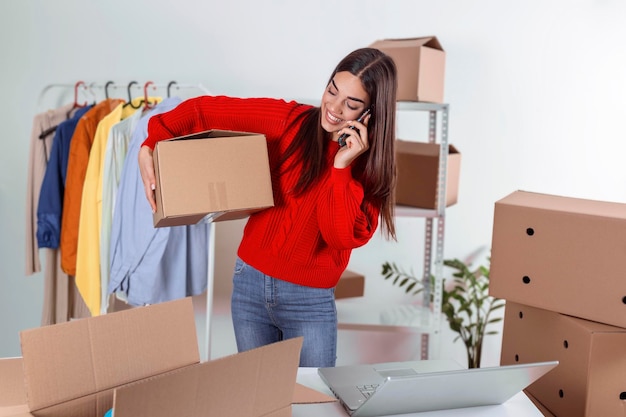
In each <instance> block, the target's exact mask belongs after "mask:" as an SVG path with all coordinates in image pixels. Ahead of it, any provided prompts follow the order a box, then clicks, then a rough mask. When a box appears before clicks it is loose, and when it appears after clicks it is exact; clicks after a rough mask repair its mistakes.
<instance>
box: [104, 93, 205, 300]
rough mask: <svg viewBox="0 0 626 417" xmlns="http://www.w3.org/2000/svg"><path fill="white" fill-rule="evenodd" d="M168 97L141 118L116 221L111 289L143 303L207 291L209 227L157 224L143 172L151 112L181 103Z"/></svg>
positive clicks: (124, 172) (118, 199)
mask: <svg viewBox="0 0 626 417" xmlns="http://www.w3.org/2000/svg"><path fill="white" fill-rule="evenodd" d="M181 101H182V100H181V99H180V98H176V97H173V98H168V99H165V100H164V101H163V102H161V103H160V104H158V105H157V106H156V107H155V108H153V109H152V110H151V111H150V112H149V113H147V114H146V115H145V116H144V117H142V119H141V120H140V121H139V122H138V124H137V127H136V128H135V131H134V132H133V136H132V139H131V142H130V144H129V147H128V152H127V154H126V159H125V160H124V166H123V168H122V175H121V178H120V184H119V187H118V190H117V195H116V197H115V207H114V210H113V222H112V225H111V246H110V274H111V276H110V279H109V287H108V293H109V294H111V293H116V294H117V296H118V298H120V299H124V300H125V301H126V302H127V303H128V304H130V305H133V306H140V305H146V304H156V303H159V302H164V301H169V300H173V299H177V298H183V297H187V296H192V295H197V294H201V293H202V292H204V291H205V290H206V286H207V274H208V265H207V263H208V250H209V248H208V244H209V227H212V226H211V225H210V224H207V223H199V224H197V225H192V226H177V227H163V228H155V227H154V226H153V223H152V210H151V208H150V204H148V201H147V200H146V197H145V194H144V189H143V182H142V180H141V175H140V173H139V164H138V160H137V158H138V155H139V149H140V148H141V144H142V143H143V142H144V140H145V139H146V137H147V136H148V121H149V119H150V117H151V116H153V115H155V114H159V113H163V112H166V111H169V110H171V109H173V108H175V107H176V106H177V105H178V104H180V103H181Z"/></svg>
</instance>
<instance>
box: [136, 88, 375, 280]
mask: <svg viewBox="0 0 626 417" xmlns="http://www.w3.org/2000/svg"><path fill="white" fill-rule="evenodd" d="M308 108H310V106H307V105H301V104H298V103H296V102H285V101H283V100H275V99H268V98H250V99H242V98H230V97H223V96H218V97H213V96H202V97H198V98H194V99H189V100H185V101H184V102H183V103H181V104H180V105H178V106H177V107H176V108H175V109H174V110H172V111H169V112H167V113H162V114H159V115H155V116H153V117H152V118H151V119H150V122H149V124H148V138H147V139H146V141H145V142H144V145H146V146H149V147H150V148H152V149H154V146H155V144H156V142H158V141H159V140H164V139H169V138H172V137H176V136H181V135H186V134H190V133H196V132H201V131H204V130H209V129H222V130H235V131H243V132H254V133H262V134H264V135H265V137H266V139H267V143H268V152H269V160H270V165H271V170H272V187H273V193H274V203H275V206H274V207H272V208H268V209H265V210H263V211H261V212H258V213H255V214H253V215H251V216H250V218H249V219H248V222H247V224H246V226H245V229H244V234H243V239H242V241H241V244H240V246H239V250H238V255H239V257H240V258H241V259H243V260H244V261H245V262H246V263H248V264H249V265H252V266H253V267H255V268H256V269H258V270H259V271H261V272H263V273H264V274H266V275H269V276H272V277H274V278H278V279H282V280H285V281H289V282H292V283H295V284H300V285H306V286H310V287H318V288H330V287H334V286H335V285H336V284H337V281H338V280H339V277H340V276H341V273H342V272H343V271H344V270H345V268H346V266H347V264H348V261H349V259H350V253H351V252H352V249H354V248H356V247H359V246H362V245H364V244H365V243H367V242H368V241H369V239H370V238H371V237H372V235H373V234H374V231H375V230H376V228H377V226H378V215H379V210H380V208H379V207H375V206H373V205H371V204H366V205H365V207H366V210H365V211H366V212H364V211H363V210H362V209H361V203H362V201H363V196H364V193H363V187H362V185H361V184H360V183H359V182H358V181H356V180H355V179H354V178H353V177H352V170H351V167H348V168H345V169H337V168H334V167H333V160H334V156H335V154H336V152H337V150H338V147H337V146H332V145H333V144H331V146H329V147H328V152H327V154H326V157H327V158H328V169H327V170H326V172H324V173H323V174H322V179H321V180H320V181H319V182H317V183H316V184H315V185H314V186H313V187H310V188H309V189H308V190H307V191H306V192H305V193H303V194H301V195H297V196H296V195H294V194H293V193H292V192H290V190H291V189H292V188H293V187H294V185H295V184H296V182H297V180H298V178H299V175H300V168H298V169H290V170H285V169H281V167H279V166H278V165H279V160H280V159H281V155H282V153H283V152H284V151H285V149H286V148H287V146H288V145H289V144H290V143H291V142H292V140H293V139H294V136H295V134H296V131H297V128H298V126H296V127H295V128H292V129H288V126H289V125H290V123H291V121H292V120H293V119H294V118H295V117H296V116H297V115H298V114H300V113H302V112H303V111H305V110H306V109H308ZM288 162H290V161H288Z"/></svg>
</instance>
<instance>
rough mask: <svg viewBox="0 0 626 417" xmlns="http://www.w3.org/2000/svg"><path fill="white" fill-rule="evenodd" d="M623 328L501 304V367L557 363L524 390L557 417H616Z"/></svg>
mask: <svg viewBox="0 0 626 417" xmlns="http://www.w3.org/2000/svg"><path fill="white" fill-rule="evenodd" d="M625 351H626V329H623V328H621V327H615V326H609V325H606V324H602V323H597V322H593V321H589V320H584V319H580V318H576V317H571V316H567V315H564V314H560V313H556V312H553V311H548V310H544V309H539V308H535V307H530V306H527V305H523V304H519V303H514V302H512V301H507V302H506V309H505V315H504V329H503V334H502V351H501V358H500V362H501V364H502V365H513V364H518V363H529V362H543V361H548V360H558V361H559V366H558V367H557V368H556V369H555V370H554V371H552V372H550V373H549V374H547V375H545V376H544V377H542V378H541V379H540V380H538V381H536V382H534V383H533V384H531V385H530V386H528V387H527V388H526V392H527V393H529V394H531V395H532V398H534V399H536V400H537V401H538V402H540V403H541V404H542V405H543V406H544V407H545V408H547V409H548V410H550V412H551V413H553V414H554V415H557V416H567V417H588V416H593V417H595V416H618V415H619V416H622V415H624V410H625V408H624V396H625V395H626V394H625V388H626V387H625V386H624V385H625V384H624V375H626V356H625V355H624V352H625Z"/></svg>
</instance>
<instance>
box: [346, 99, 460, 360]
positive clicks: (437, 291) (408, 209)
mask: <svg viewBox="0 0 626 417" xmlns="http://www.w3.org/2000/svg"><path fill="white" fill-rule="evenodd" d="M397 110H398V111H409V112H420V113H421V114H426V115H427V118H428V124H427V125H428V129H427V130H428V131H427V133H428V140H427V141H422V142H416V141H405V140H398V141H397V147H396V158H397V165H398V183H397V186H396V204H397V205H396V211H395V215H396V217H411V218H422V219H424V221H425V227H424V236H423V244H424V253H423V258H422V260H423V270H422V274H423V275H422V277H423V283H424V291H423V298H422V300H421V302H420V303H415V304H404V305H389V304H384V303H372V302H369V301H364V300H360V299H348V300H338V302H337V314H338V321H339V328H340V329H348V330H382V331H400V332H410V333H415V334H420V335H421V340H420V343H421V352H420V356H421V359H428V358H433V357H436V356H437V354H438V352H439V337H440V331H441V303H442V287H441V284H442V282H443V260H444V238H445V215H446V208H447V207H448V206H450V205H452V204H455V203H456V201H457V194H458V183H459V173H460V159H461V155H460V153H459V152H458V151H457V150H456V149H455V148H454V146H452V145H450V144H449V140H448V118H449V105H448V104H440V103H426V102H398V104H397ZM418 239H419V238H418ZM431 275H432V276H434V282H435V285H434V288H431V286H430V277H431ZM431 296H432V301H431Z"/></svg>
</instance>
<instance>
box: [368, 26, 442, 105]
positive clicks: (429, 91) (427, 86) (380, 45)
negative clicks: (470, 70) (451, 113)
mask: <svg viewBox="0 0 626 417" xmlns="http://www.w3.org/2000/svg"><path fill="white" fill-rule="evenodd" d="M370 47H372V48H376V49H379V50H381V51H383V52H384V53H386V54H387V55H389V56H390V57H391V59H393V61H394V63H395V64H396V68H397V70H398V93H397V100H398V101H426V102H431V103H443V102H444V101H443V93H444V78H445V69H446V53H445V52H444V50H443V48H442V47H441V44H440V43H439V40H437V38H436V37H435V36H427V37H419V38H405V39H384V40H379V41H376V42H374V43H373V44H371V45H370Z"/></svg>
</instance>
